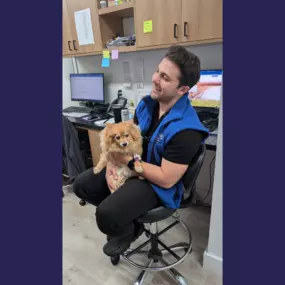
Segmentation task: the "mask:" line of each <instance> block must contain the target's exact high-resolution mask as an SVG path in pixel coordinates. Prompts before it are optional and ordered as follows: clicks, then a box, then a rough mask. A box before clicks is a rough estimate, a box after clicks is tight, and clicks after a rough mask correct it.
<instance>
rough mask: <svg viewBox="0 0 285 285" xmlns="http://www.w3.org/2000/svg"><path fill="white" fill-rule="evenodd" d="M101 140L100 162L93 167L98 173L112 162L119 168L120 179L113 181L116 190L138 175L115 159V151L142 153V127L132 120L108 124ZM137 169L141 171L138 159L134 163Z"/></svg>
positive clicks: (132, 153)
mask: <svg viewBox="0 0 285 285" xmlns="http://www.w3.org/2000/svg"><path fill="white" fill-rule="evenodd" d="M100 141H101V150H102V153H101V156H100V160H99V162H98V164H97V165H96V167H95V168H94V169H93V171H94V173H95V174H97V173H99V172H101V171H102V169H103V168H105V167H106V166H107V163H111V164H112V165H113V166H115V167H116V169H117V174H118V179H117V180H114V181H113V185H114V189H113V191H112V190H111V192H114V191H116V190H117V189H118V188H119V187H120V186H121V185H123V184H124V183H125V181H126V180H127V179H128V178H130V177H132V176H137V173H136V172H135V171H132V170H131V169H130V168H129V167H128V166H127V165H125V164H118V163H117V162H116V161H115V160H114V156H113V154H114V153H123V154H126V155H130V156H132V157H133V156H134V155H135V154H138V155H139V156H141V155H142V151H143V150H142V136H141V132H140V129H139V127H138V126H137V125H135V124H134V123H132V122H121V123H116V124H110V123H108V124H106V127H105V129H104V130H103V131H102V132H101V134H100ZM134 167H135V170H136V171H137V172H141V170H142V169H141V163H140V162H139V161H136V162H135V164H134Z"/></svg>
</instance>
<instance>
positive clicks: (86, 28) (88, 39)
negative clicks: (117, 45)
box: [74, 8, 95, 46]
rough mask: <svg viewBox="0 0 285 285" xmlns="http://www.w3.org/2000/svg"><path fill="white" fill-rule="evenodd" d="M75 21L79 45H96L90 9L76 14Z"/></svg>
mask: <svg viewBox="0 0 285 285" xmlns="http://www.w3.org/2000/svg"><path fill="white" fill-rule="evenodd" d="M74 21H75V27H76V33H77V38H78V42H79V45H80V46H84V45H92V44H94V43H95V41H94V35H93V28H92V21H91V12H90V8H87V9H84V10H80V11H76V12H74Z"/></svg>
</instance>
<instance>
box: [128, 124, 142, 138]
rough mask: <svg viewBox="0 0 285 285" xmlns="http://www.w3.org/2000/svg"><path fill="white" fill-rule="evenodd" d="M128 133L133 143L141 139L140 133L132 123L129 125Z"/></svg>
mask: <svg viewBox="0 0 285 285" xmlns="http://www.w3.org/2000/svg"><path fill="white" fill-rule="evenodd" d="M129 133H130V135H131V136H132V138H133V140H134V141H138V140H140V139H141V131H140V128H139V127H138V126H137V125H135V124H134V123H130V126H129Z"/></svg>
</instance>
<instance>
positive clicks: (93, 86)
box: [70, 73, 105, 103]
mask: <svg viewBox="0 0 285 285" xmlns="http://www.w3.org/2000/svg"><path fill="white" fill-rule="evenodd" d="M70 88H71V100H72V101H88V102H95V103H96V102H98V103H104V102H105V96H104V74H103V73H84V74H70Z"/></svg>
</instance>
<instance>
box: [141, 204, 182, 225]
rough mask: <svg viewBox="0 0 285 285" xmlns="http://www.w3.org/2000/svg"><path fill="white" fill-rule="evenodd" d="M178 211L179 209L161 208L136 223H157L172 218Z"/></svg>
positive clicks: (144, 215)
mask: <svg viewBox="0 0 285 285" xmlns="http://www.w3.org/2000/svg"><path fill="white" fill-rule="evenodd" d="M176 211H177V209H171V208H166V207H163V206H159V207H157V208H154V209H152V210H150V211H148V212H147V213H145V214H143V215H142V216H140V217H139V218H137V219H136V221H137V222H138V223H141V224H148V223H150V224H151V223H156V222H159V221H162V220H165V219H167V218H169V217H171V216H172V215H173V214H174V213H175V212H176Z"/></svg>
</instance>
